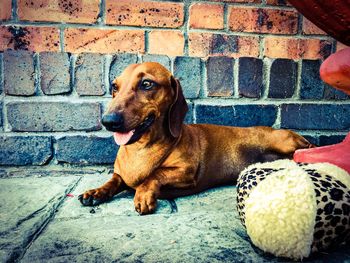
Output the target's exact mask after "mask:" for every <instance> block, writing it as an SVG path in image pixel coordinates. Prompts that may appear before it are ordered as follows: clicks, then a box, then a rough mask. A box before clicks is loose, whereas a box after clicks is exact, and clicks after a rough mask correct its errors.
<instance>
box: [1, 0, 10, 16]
mask: <svg viewBox="0 0 350 263" xmlns="http://www.w3.org/2000/svg"><path fill="white" fill-rule="evenodd" d="M11 12H12V1H11V0H1V2H0V20H8V19H10V18H11Z"/></svg>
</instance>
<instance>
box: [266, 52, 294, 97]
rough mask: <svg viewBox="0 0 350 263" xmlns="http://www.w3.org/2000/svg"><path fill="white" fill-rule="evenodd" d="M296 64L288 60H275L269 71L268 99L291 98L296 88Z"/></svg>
mask: <svg viewBox="0 0 350 263" xmlns="http://www.w3.org/2000/svg"><path fill="white" fill-rule="evenodd" d="M296 79H297V64H296V63H295V62H294V61H293V60H289V59H276V60H275V61H274V62H272V65H271V70H270V89H269V94H268V97H269V98H282V99H284V98H291V97H292V96H293V94H294V91H295V88H296Z"/></svg>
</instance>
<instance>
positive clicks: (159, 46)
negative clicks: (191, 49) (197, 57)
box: [148, 30, 185, 56]
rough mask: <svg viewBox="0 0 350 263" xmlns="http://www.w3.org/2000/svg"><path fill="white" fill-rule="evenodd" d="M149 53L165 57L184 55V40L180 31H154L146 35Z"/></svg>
mask: <svg viewBox="0 0 350 263" xmlns="http://www.w3.org/2000/svg"><path fill="white" fill-rule="evenodd" d="M148 41H149V53H151V54H161V55H167V56H181V55H183V53H184V47H185V38H184V35H183V33H181V31H160V30H156V31H155V30H154V31H151V32H150V33H149V34H148Z"/></svg>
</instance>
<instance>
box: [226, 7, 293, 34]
mask: <svg viewBox="0 0 350 263" xmlns="http://www.w3.org/2000/svg"><path fill="white" fill-rule="evenodd" d="M229 14H230V17H229V27H230V29H231V30H232V31H236V32H256V33H272V34H296V33H297V31H298V13H297V12H296V11H292V10H290V11H289V10H278V9H263V8H251V7H236V6H232V7H230V9H229Z"/></svg>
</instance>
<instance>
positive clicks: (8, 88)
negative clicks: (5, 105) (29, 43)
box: [3, 50, 35, 96]
mask: <svg viewBox="0 0 350 263" xmlns="http://www.w3.org/2000/svg"><path fill="white" fill-rule="evenodd" d="M33 54H34V53H33V52H29V51H22V50H15V51H14V50H8V51H5V52H4V58H3V59H4V65H3V67H4V90H5V93H6V94H9V95H21V96H31V95H34V93H35V74H34V60H33Z"/></svg>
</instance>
